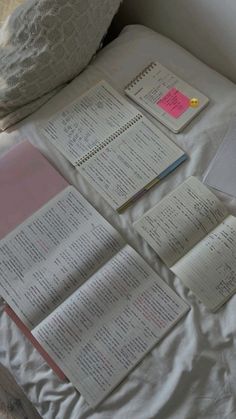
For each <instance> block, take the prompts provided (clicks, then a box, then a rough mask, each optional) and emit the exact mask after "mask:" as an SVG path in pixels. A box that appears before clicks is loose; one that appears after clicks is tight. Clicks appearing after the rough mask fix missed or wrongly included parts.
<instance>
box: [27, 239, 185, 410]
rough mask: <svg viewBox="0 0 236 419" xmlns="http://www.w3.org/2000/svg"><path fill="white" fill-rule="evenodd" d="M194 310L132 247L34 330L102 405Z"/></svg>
mask: <svg viewBox="0 0 236 419" xmlns="http://www.w3.org/2000/svg"><path fill="white" fill-rule="evenodd" d="M187 310H188V306H187V304H185V303H184V301H182V300H181V299H180V298H179V297H178V296H177V294H175V292H174V291H172V290H171V289H170V288H169V287H168V285H167V284H165V283H164V281H163V280H162V279H161V278H160V277H159V276H158V275H157V274H156V273H155V272H154V271H153V270H152V269H151V268H150V267H149V266H148V265H147V263H146V262H145V261H144V260H143V259H142V258H141V257H140V256H139V255H138V254H137V253H136V252H135V251H134V250H133V249H132V248H131V247H129V246H125V247H124V248H123V249H122V250H121V251H120V252H119V253H117V254H116V255H115V256H114V257H113V258H112V259H111V260H110V261H109V262H107V263H106V264H105V265H104V266H103V267H102V268H101V269H100V270H99V271H98V272H97V273H96V274H94V275H93V276H92V277H91V278H89V280H88V281H86V282H85V283H84V284H83V285H82V286H81V287H80V289H78V290H77V291H75V293H74V294H73V295H72V296H70V297H69V298H68V299H67V300H66V301H65V302H64V303H63V304H62V305H61V306H60V307H58V308H57V309H56V310H55V311H54V312H53V313H52V314H51V315H50V316H49V317H47V319H45V320H44V321H43V322H42V323H41V324H40V325H38V326H37V327H36V328H35V329H34V330H33V335H34V337H35V338H36V339H37V340H38V341H39V342H40V344H41V345H42V346H43V348H44V349H46V350H47V351H48V352H49V354H50V355H51V356H52V357H53V359H54V360H55V362H57V364H58V365H59V366H60V368H61V369H62V370H63V371H64V373H65V374H66V375H67V377H68V378H69V380H70V381H71V382H72V384H74V386H75V387H76V388H77V389H78V390H79V391H80V392H81V394H82V395H83V396H84V397H85V399H86V401H87V402H88V403H89V404H91V405H92V406H95V405H97V404H98V403H99V402H100V401H102V400H103V399H104V397H105V396H106V395H107V394H108V393H109V392H110V391H111V390H112V389H113V388H114V387H115V386H116V385H117V384H118V383H119V382H120V381H121V380H122V379H123V378H124V377H125V376H126V375H127V374H128V372H129V371H130V370H131V369H132V368H133V367H134V366H135V365H136V364H137V363H138V362H139V361H140V360H141V358H142V357H143V356H144V355H145V354H146V353H147V352H148V351H149V350H150V349H151V348H152V347H153V346H154V345H155V344H156V343H157V342H158V341H159V340H160V339H161V338H162V337H163V336H164V334H165V333H166V332H167V331H168V330H169V329H170V328H171V327H172V326H173V325H174V324H175V323H176V322H177V321H178V320H179V319H180V318H181V317H182V316H183V314H184V313H185V312H186V311H187Z"/></svg>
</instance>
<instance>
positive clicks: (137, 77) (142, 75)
mask: <svg viewBox="0 0 236 419" xmlns="http://www.w3.org/2000/svg"><path fill="white" fill-rule="evenodd" d="M155 67H156V63H155V62H151V63H150V64H149V65H148V66H147V67H145V69H144V70H143V71H141V73H139V74H138V75H137V76H136V77H135V78H134V79H133V80H131V82H130V83H129V84H127V86H126V87H125V90H129V89H132V87H134V86H135V85H136V84H137V83H138V82H139V81H140V80H142V79H143V78H144V77H145V76H146V75H147V74H148V73H149V72H150V71H152V69H153V68H155Z"/></svg>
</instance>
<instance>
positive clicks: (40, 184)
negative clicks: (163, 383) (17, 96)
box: [0, 141, 68, 379]
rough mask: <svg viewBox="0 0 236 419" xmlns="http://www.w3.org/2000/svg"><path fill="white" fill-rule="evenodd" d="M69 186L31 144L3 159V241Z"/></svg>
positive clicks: (0, 200)
mask: <svg viewBox="0 0 236 419" xmlns="http://www.w3.org/2000/svg"><path fill="white" fill-rule="evenodd" d="M66 186H68V182H67V181H66V180H65V179H64V178H63V177H62V176H61V175H60V174H59V173H58V172H57V170H56V169H54V167H53V166H52V165H51V164H50V163H49V162H48V160H47V159H46V158H45V157H44V156H43V155H42V154H41V153H40V152H39V151H38V150H37V149H36V148H35V147H33V146H32V145H31V144H30V143H28V142H26V141H25V142H23V143H21V144H19V145H17V146H15V147H14V148H13V149H11V150H10V151H9V152H8V153H7V154H5V155H4V156H3V157H2V158H1V159H0V239H2V238H3V237H4V236H5V235H6V234H7V233H9V232H10V231H11V230H13V229H14V228H15V227H16V226H17V225H18V224H20V223H22V222H23V221H24V220H25V219H26V218H28V217H29V216H30V215H32V214H33V213H34V212H35V211H37V210H38V209H39V208H40V207H42V206H43V205H44V204H46V202H48V201H49V200H50V199H51V198H53V197H54V196H55V195H57V194H58V193H59V192H61V191H62V190H63V189H64V188H65V187H66ZM5 310H6V312H7V314H8V315H9V316H10V317H11V318H12V320H14V322H15V323H16V324H17V326H18V327H19V328H20V329H21V331H22V332H23V333H24V334H25V335H26V337H28V338H29V339H30V341H31V342H32V344H33V345H34V346H35V347H36V349H38V351H39V352H40V353H41V355H42V356H43V357H44V359H45V360H46V362H47V363H48V364H49V366H50V367H51V368H52V369H53V370H54V372H55V373H56V374H57V375H58V376H59V377H60V378H61V379H64V378H65V375H64V374H63V372H62V371H61V370H60V368H59V367H58V366H57V365H56V364H55V362H54V361H53V360H52V358H51V357H50V356H49V355H48V354H47V352H46V351H44V349H43V348H42V347H41V346H40V345H39V343H38V342H37V340H36V339H35V338H34V337H33V336H32V334H31V333H30V331H29V330H28V329H27V328H26V327H25V325H24V324H23V323H22V321H21V320H20V319H19V317H17V316H16V314H15V313H14V311H13V310H12V309H11V308H10V307H9V306H6V309H5Z"/></svg>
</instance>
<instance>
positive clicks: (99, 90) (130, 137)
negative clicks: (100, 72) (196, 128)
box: [40, 81, 187, 211]
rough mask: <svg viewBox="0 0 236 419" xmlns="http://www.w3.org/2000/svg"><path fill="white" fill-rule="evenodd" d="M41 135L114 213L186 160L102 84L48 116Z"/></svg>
mask: <svg viewBox="0 0 236 419" xmlns="http://www.w3.org/2000/svg"><path fill="white" fill-rule="evenodd" d="M40 131H41V133H42V134H43V135H44V136H45V137H46V138H47V139H48V140H49V141H50V142H51V143H53V144H54V146H55V147H56V148H57V149H58V150H59V151H61V153H62V154H64V156H65V157H67V159H68V160H69V161H70V162H71V163H72V164H73V166H75V167H76V168H77V169H78V170H79V172H80V174H81V175H82V176H83V177H84V178H85V179H86V180H87V182H88V183H89V184H90V185H92V186H93V188H94V189H95V190H96V191H97V192H99V193H100V194H101V195H102V196H103V198H104V199H105V200H106V201H107V202H108V203H109V204H110V205H111V206H112V207H113V208H114V209H116V210H117V211H122V210H124V209H125V208H126V207H127V206H129V205H130V204H131V203H132V202H133V201H134V200H136V199H137V198H138V197H140V196H141V195H143V194H144V193H145V192H146V191H147V190H149V189H150V188H151V187H152V186H153V185H154V184H156V183H157V182H158V181H159V180H161V179H162V178H163V177H164V176H166V175H167V174H168V173H170V172H171V171H172V170H174V169H175V168H176V167H177V166H178V165H180V164H181V163H182V162H183V161H184V160H186V158H187V156H186V154H185V153H184V151H183V150H181V149H180V148H179V147H178V146H177V145H176V144H175V143H173V142H172V141H171V140H170V139H169V138H168V137H167V136H166V135H164V134H163V133H162V132H161V131H160V130H159V129H158V128H157V127H156V126H155V125H154V124H152V123H151V122H150V121H149V120H148V119H147V118H146V117H145V116H144V115H142V113H141V112H139V111H138V110H137V109H136V108H135V107H134V106H132V105H131V104H130V103H129V102H128V101H127V100H126V99H125V98H123V97H122V96H121V95H120V94H119V93H117V92H116V91H115V90H114V89H113V88H112V87H111V86H110V85H109V84H108V83H106V82H105V81H100V82H99V83H97V84H96V85H95V86H93V87H92V88H91V89H90V90H88V91H87V92H85V93H84V94H83V95H82V96H80V97H79V98H78V99H77V100H76V101H75V102H73V103H72V104H70V105H69V106H68V107H66V108H65V109H63V110H62V111H60V112H58V113H57V114H55V115H54V116H52V118H51V119H50V120H48V121H46V122H45V124H44V125H43V126H42V125H41V127H40Z"/></svg>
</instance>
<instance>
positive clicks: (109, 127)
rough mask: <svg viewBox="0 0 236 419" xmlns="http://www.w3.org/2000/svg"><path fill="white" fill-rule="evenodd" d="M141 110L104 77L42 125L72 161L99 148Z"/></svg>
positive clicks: (43, 132) (56, 145)
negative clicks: (131, 103) (124, 97)
mask: <svg viewBox="0 0 236 419" xmlns="http://www.w3.org/2000/svg"><path fill="white" fill-rule="evenodd" d="M138 114H139V112H138V111H137V110H136V109H135V108H134V107H133V106H132V105H130V104H129V102H128V101H127V100H125V99H123V97H122V96H121V95H120V94H119V93H117V92H116V91H115V90H114V89H113V88H112V87H111V86H110V85H109V84H108V83H106V82H105V81H103V80H102V81H101V82H99V83H97V84H96V85H95V86H93V87H92V88H91V89H90V90H88V91H87V92H85V93H84V94H83V95H82V96H80V97H79V98H78V99H77V100H76V101H75V102H73V103H72V104H70V105H69V106H67V107H66V108H64V109H62V110H61V111H60V112H58V113H56V114H55V115H54V116H52V118H50V119H49V120H48V121H47V122H45V125H44V126H40V128H39V129H40V131H41V133H42V134H43V135H44V136H45V137H46V138H47V139H48V140H49V141H50V142H51V143H52V144H53V145H54V146H55V147H56V148H57V149H58V150H59V151H60V152H61V153H62V154H64V156H65V157H67V159H68V160H69V161H70V162H71V163H72V164H73V165H75V166H76V165H77V163H78V161H79V160H80V159H82V158H84V157H85V156H86V155H87V154H88V153H89V152H91V151H92V150H96V148H97V147H99V146H101V144H103V143H104V141H105V140H106V139H107V138H109V137H110V136H111V135H113V134H114V133H115V132H116V131H117V130H119V129H120V128H121V127H122V126H124V125H126V124H127V123H128V122H130V121H131V120H132V119H133V118H135V117H136V116H137V115H138Z"/></svg>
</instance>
